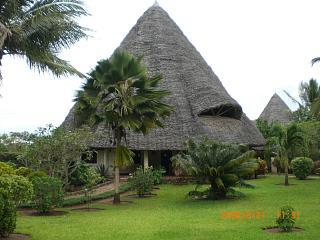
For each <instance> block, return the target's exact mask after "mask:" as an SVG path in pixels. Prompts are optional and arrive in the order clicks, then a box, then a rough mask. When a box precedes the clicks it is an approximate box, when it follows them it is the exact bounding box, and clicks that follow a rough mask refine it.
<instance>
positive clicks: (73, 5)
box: [0, 0, 87, 76]
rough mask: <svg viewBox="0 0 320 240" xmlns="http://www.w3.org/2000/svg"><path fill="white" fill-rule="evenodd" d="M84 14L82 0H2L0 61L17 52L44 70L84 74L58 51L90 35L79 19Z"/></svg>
mask: <svg viewBox="0 0 320 240" xmlns="http://www.w3.org/2000/svg"><path fill="white" fill-rule="evenodd" d="M85 15H87V12H86V10H85V9H84V7H83V2H82V1H80V0H9V1H0V65H1V60H2V58H3V56H6V55H17V56H20V57H23V58H24V59H26V61H27V63H28V64H29V66H30V67H32V68H36V69H38V70H39V71H41V72H42V71H50V72H52V73H53V74H54V75H55V76H61V75H65V74H76V75H79V76H83V75H82V74H81V73H80V72H79V71H77V70H76V69H75V68H74V67H72V66H71V65H70V64H69V63H68V62H67V61H65V60H62V59H60V58H59V57H58V54H59V53H60V51H61V50H62V49H65V48H69V47H70V46H71V45H73V44H74V43H76V42H77V41H78V40H80V39H81V38H83V37H86V36H87V35H86V33H85V31H86V29H85V28H84V27H82V26H80V25H79V24H78V23H77V22H76V19H77V18H78V17H81V16H85Z"/></svg>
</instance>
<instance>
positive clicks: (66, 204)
mask: <svg viewBox="0 0 320 240" xmlns="http://www.w3.org/2000/svg"><path fill="white" fill-rule="evenodd" d="M128 190H130V184H128V183H125V184H122V185H120V187H119V191H120V193H124V192H127V191H128ZM113 195H114V190H111V191H107V192H103V193H99V194H96V195H93V196H92V197H91V201H95V200H102V199H106V198H110V197H112V196H113ZM83 203H86V198H85V197H84V196H81V197H77V198H70V199H65V200H64V201H63V203H62V206H63V207H69V206H74V205H78V204H83Z"/></svg>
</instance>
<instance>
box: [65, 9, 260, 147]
mask: <svg viewBox="0 0 320 240" xmlns="http://www.w3.org/2000/svg"><path fill="white" fill-rule="evenodd" d="M119 48H121V49H124V50H127V51H129V52H130V53H132V54H133V55H135V56H140V55H144V60H143V61H144V63H145V64H146V65H147V67H148V70H149V72H150V73H151V75H152V74H155V73H161V74H163V76H164V80H163V81H162V83H161V88H163V89H167V90H169V91H170V92H171V95H170V96H168V97H167V98H166V99H165V102H166V103H169V104H171V105H174V106H175V111H174V112H173V113H172V115H171V116H170V117H169V118H168V119H167V120H166V122H165V128H163V129H160V128H159V129H154V130H152V131H151V132H150V133H149V134H148V135H146V136H143V135H141V134H134V133H129V134H128V137H127V139H128V146H129V147H130V148H133V149H138V150H167V149H171V150H179V149H183V142H184V141H185V140H187V139H188V138H191V137H197V138H199V137H203V136H208V137H210V138H212V139H215V140H218V141H223V142H232V143H244V144H250V145H258V146H259V145H263V144H264V138H263V137H262V135H261V134H260V132H259V131H258V130H257V128H256V127H255V126H254V124H252V123H251V121H250V120H249V119H248V118H247V117H246V116H245V115H244V114H243V112H242V108H241V106H240V105H239V104H238V103H237V102H236V101H235V100H234V99H233V98H232V97H231V96H230V95H229V94H228V93H227V91H226V90H225V88H224V87H223V86H222V84H221V82H220V80H219V79H218V77H217V76H216V75H215V74H214V72H213V71H212V69H211V68H210V67H209V66H208V64H207V63H206V62H205V60H204V59H203V58H202V56H201V55H200V53H199V52H198V51H197V50H196V49H195V47H194V46H193V45H192V44H191V43H190V42H189V41H188V39H187V38H186V37H185V36H184V34H183V33H182V31H181V30H180V29H179V27H178V26H177V25H176V24H175V22H174V21H173V20H172V19H171V18H170V17H169V15H168V14H167V13H166V12H165V11H164V10H163V9H162V8H161V7H159V6H157V5H154V6H152V7H151V8H149V9H148V10H147V11H146V12H145V13H144V14H143V16H142V17H141V18H140V19H139V20H138V22H137V23H136V25H135V26H134V27H133V28H132V29H131V31H130V32H129V34H128V35H127V36H126V37H125V39H124V40H123V42H122V43H121V44H120V46H119ZM73 113H74V109H72V110H71V111H70V114H69V115H68V116H67V118H66V120H65V122H64V124H65V126H68V127H72V126H73V124H74V122H75V119H74V114H73ZM210 115H211V116H210ZM212 115H216V116H212ZM95 131H96V132H99V133H101V134H100V137H99V138H97V140H96V141H95V142H94V143H93V144H92V147H97V148H107V147H112V146H113V145H112V137H111V136H110V132H109V130H108V129H106V128H105V126H104V125H100V126H97V127H96V128H95Z"/></svg>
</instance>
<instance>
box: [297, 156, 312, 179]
mask: <svg viewBox="0 0 320 240" xmlns="http://www.w3.org/2000/svg"><path fill="white" fill-rule="evenodd" d="M313 165H314V163H313V161H312V159H310V158H306V157H297V158H295V159H293V160H292V161H291V166H292V170H293V174H294V175H295V176H296V177H297V178H299V179H300V180H303V179H306V178H307V177H308V176H309V175H310V173H311V171H312V168H313Z"/></svg>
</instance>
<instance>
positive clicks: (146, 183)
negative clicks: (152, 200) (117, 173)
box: [129, 167, 154, 197]
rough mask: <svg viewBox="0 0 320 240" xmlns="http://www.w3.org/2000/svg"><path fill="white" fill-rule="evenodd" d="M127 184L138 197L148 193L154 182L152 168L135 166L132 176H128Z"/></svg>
mask: <svg viewBox="0 0 320 240" xmlns="http://www.w3.org/2000/svg"><path fill="white" fill-rule="evenodd" d="M129 184H130V186H131V189H132V190H135V191H136V193H137V195H138V196H139V197H143V196H144V195H147V194H150V193H151V191H152V188H153V184H154V176H153V173H152V169H150V168H147V169H143V168H141V167H140V168H137V170H136V171H135V172H134V173H133V175H132V177H131V178H129Z"/></svg>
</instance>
